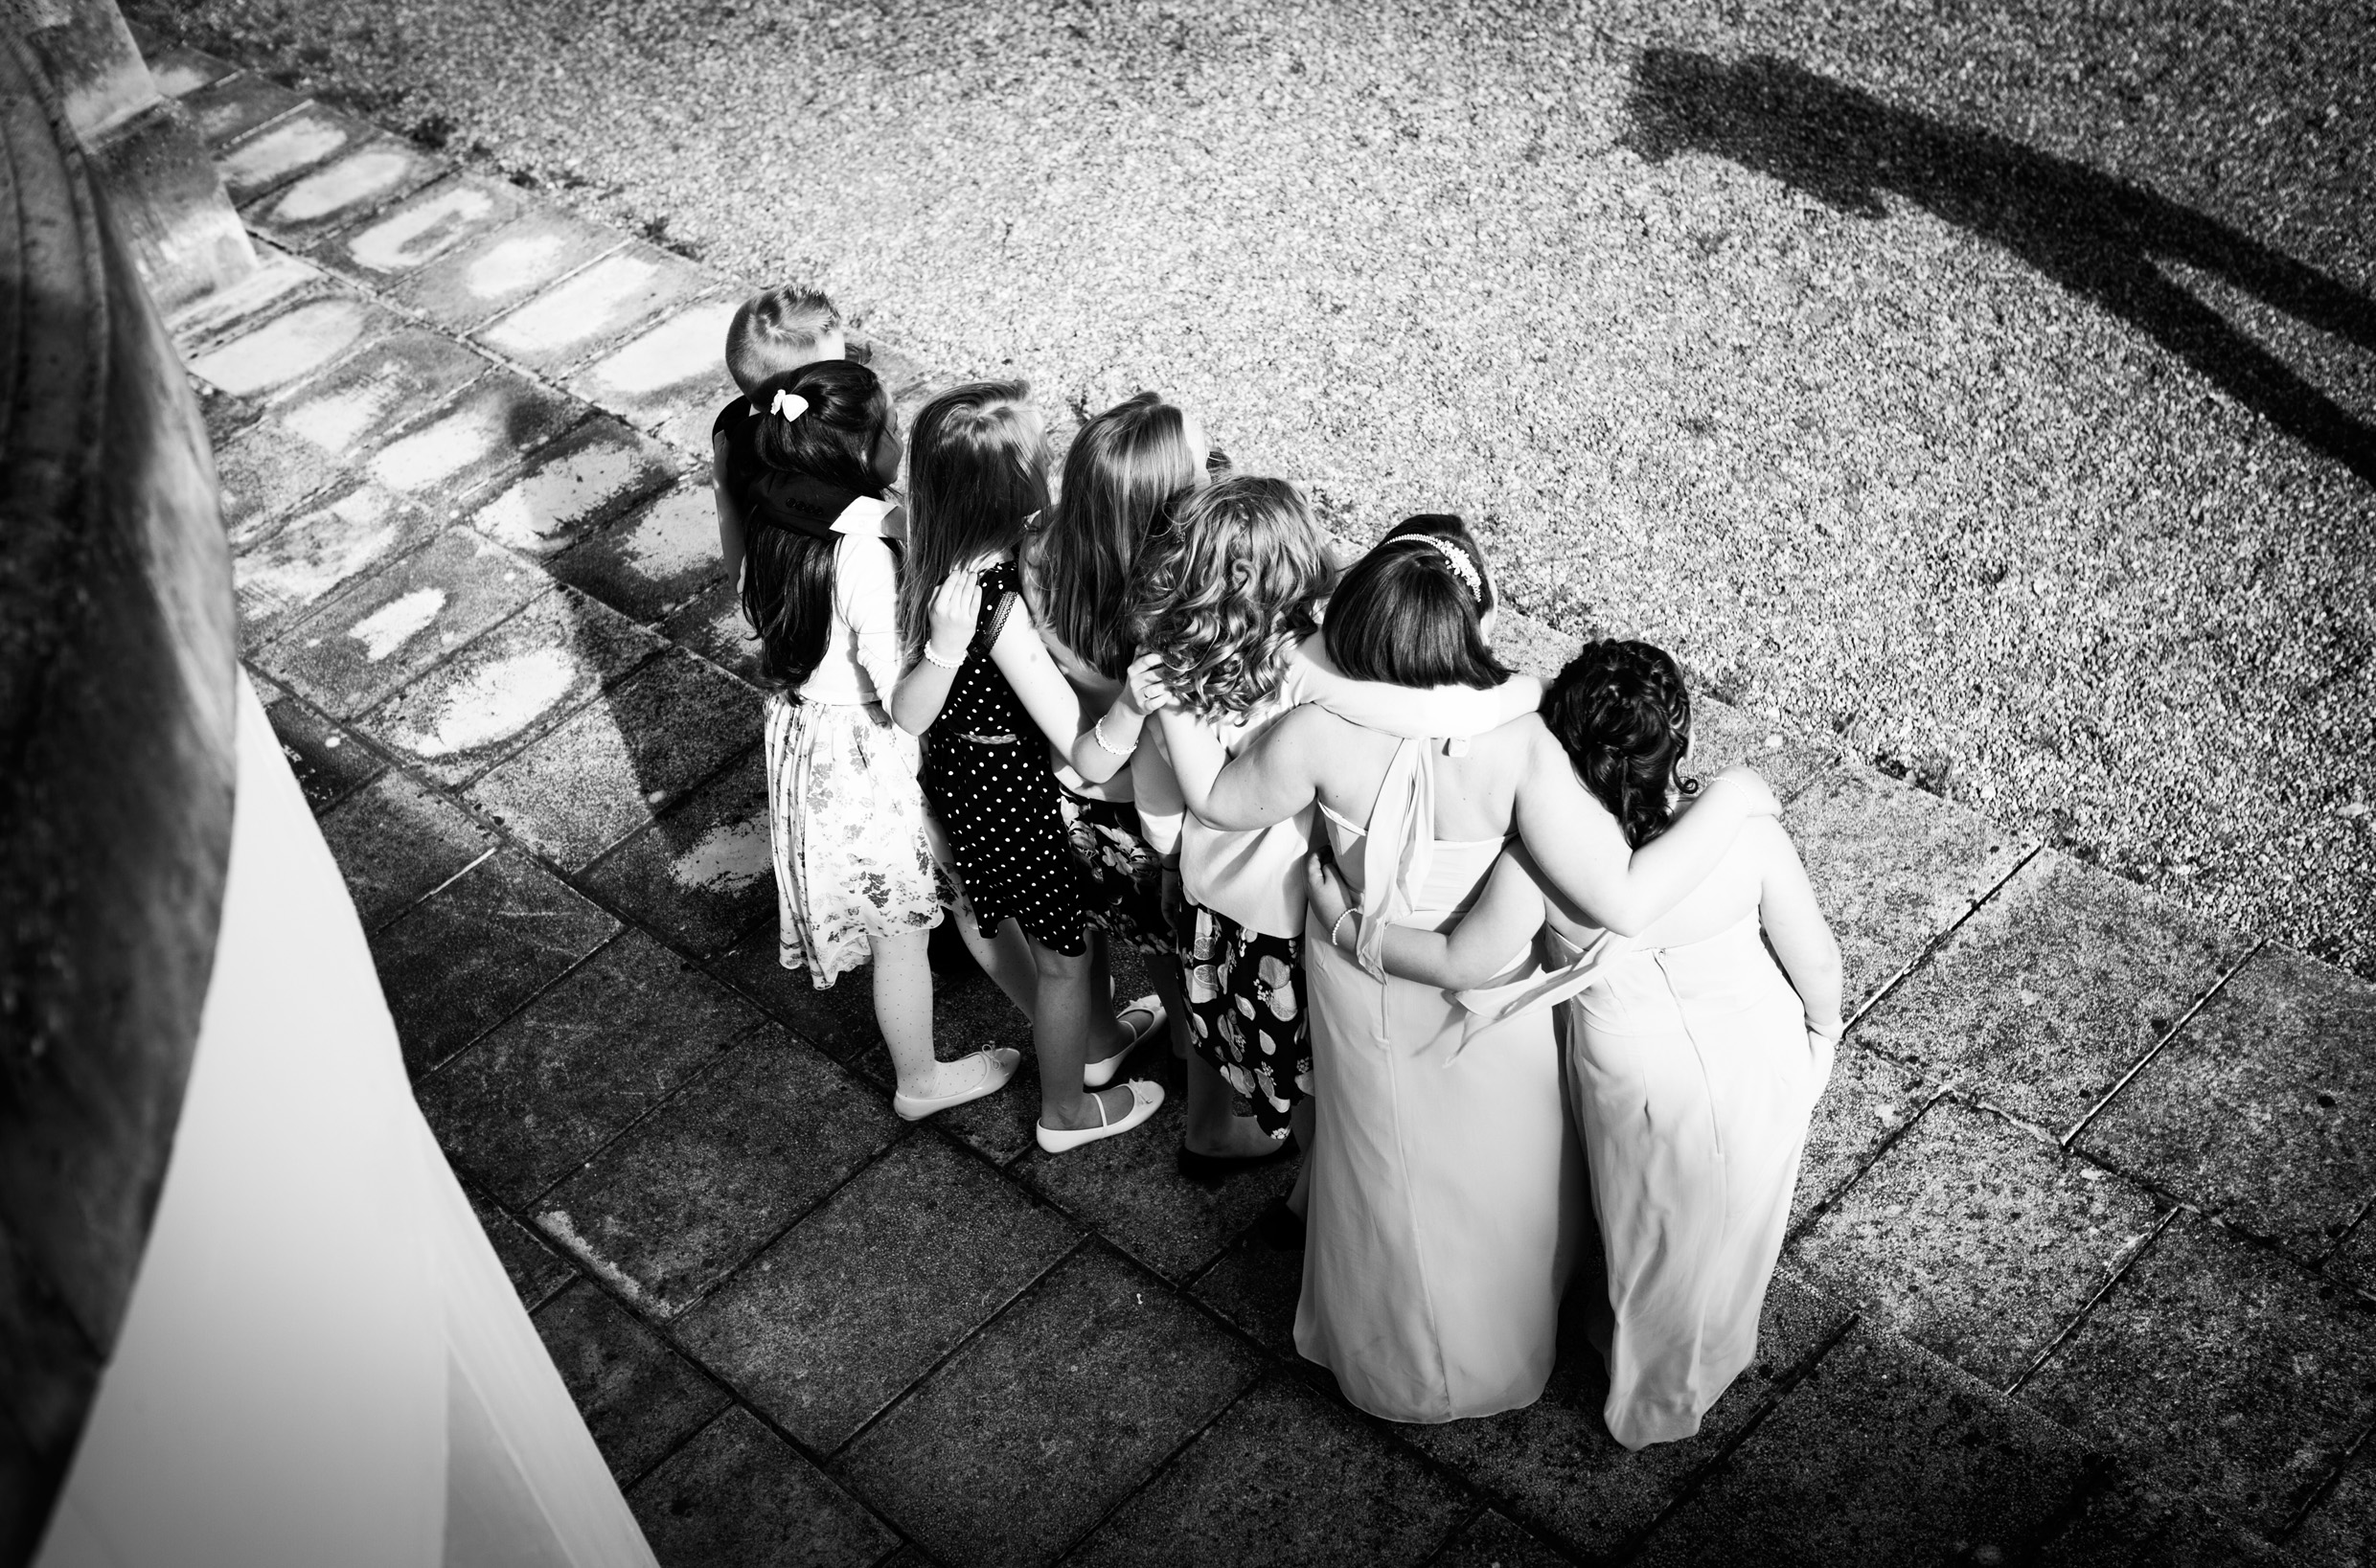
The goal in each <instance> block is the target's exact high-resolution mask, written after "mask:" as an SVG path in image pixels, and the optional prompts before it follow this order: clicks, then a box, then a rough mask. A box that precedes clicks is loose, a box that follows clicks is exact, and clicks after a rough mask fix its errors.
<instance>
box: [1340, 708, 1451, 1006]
mask: <svg viewBox="0 0 2376 1568" xmlns="http://www.w3.org/2000/svg"><path fill="white" fill-rule="evenodd" d="M1434 858H1435V768H1434V765H1433V761H1432V759H1431V757H1430V756H1429V748H1428V741H1427V740H1425V739H1416V738H1414V739H1406V740H1405V741H1403V742H1402V744H1400V745H1398V746H1396V747H1395V748H1394V760H1393V761H1390V762H1388V763H1387V764H1386V776H1385V779H1384V780H1383V781H1382V783H1381V784H1379V785H1378V804H1377V805H1375V806H1373V807H1370V811H1369V829H1368V830H1367V832H1366V833H1365V835H1364V836H1363V837H1362V839H1361V940H1360V945H1359V947H1358V948H1356V949H1355V954H1354V956H1355V957H1356V958H1358V959H1359V960H1360V964H1361V967H1362V968H1363V969H1365V970H1367V971H1368V973H1369V975H1370V978H1372V979H1373V980H1383V979H1385V977H1386V964H1385V945H1386V927H1387V926H1388V925H1391V924H1393V923H1394V922H1395V921H1397V920H1400V919H1401V918H1402V917H1404V916H1405V915H1408V914H1409V913H1410V912H1411V911H1412V910H1413V909H1415V908H1417V907H1418V898H1419V893H1420V890H1421V889H1422V888H1425V887H1426V886H1427V885H1428V870H1429V868H1430V866H1431V865H1432V863H1433V861H1434Z"/></svg>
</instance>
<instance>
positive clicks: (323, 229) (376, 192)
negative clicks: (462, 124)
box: [241, 135, 446, 250]
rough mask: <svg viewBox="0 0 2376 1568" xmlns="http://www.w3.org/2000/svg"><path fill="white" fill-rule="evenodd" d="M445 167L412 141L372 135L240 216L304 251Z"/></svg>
mask: <svg viewBox="0 0 2376 1568" xmlns="http://www.w3.org/2000/svg"><path fill="white" fill-rule="evenodd" d="M445 171H446V166H445V165H444V164H443V163H441V162H439V161H438V160H437V159H435V158H431V157H429V156H427V155H426V154H425V153H423V152H421V151H419V150H418V149H416V148H413V147H412V146H411V145H410V144H408V143H405V142H400V141H398V140H397V139H396V138H395V137H393V136H378V135H375V136H368V137H365V138H362V139H361V140H359V141H357V142H354V143H353V144H351V145H350V146H349V147H348V148H345V149H344V150H342V151H341V152H340V154H339V155H338V156H337V157H335V158H333V159H331V161H330V162H328V163H326V164H324V165H322V166H321V167H320V168H318V169H315V170H312V171H311V172H309V173H307V174H303V175H300V176H299V177H298V178H297V179H295V180H292V181H291V182H289V184H288V185H286V187H284V188H282V189H281V190H279V191H276V192H273V193H270V194H268V195H263V196H259V197H257V198H256V199H255V200H254V201H251V202H249V203H248V204H247V206H246V207H245V208H244V209H243V211H242V213H241V216H243V217H244V218H245V219H246V220H247V225H248V227H249V228H251V229H253V230H254V231H255V232H257V233H258V234H261V235H264V236H266V237H268V238H269V239H272V240H274V241H275V242H277V243H279V244H283V245H286V246H288V247H289V248H290V249H292V250H304V249H306V248H307V247H308V246H310V245H311V244H313V243H314V242H315V241H316V240H318V239H323V238H324V237H325V236H328V235H331V234H333V233H335V232H336V231H338V230H340V229H342V228H345V227H347V226H348V225H349V224H351V223H353V222H354V220H355V219H356V218H357V217H360V216H365V215H367V214H370V213H372V212H376V211H377V209H378V208H379V206H380V205H381V204H382V203H384V202H388V201H392V200H394V199H396V198H397V197H400V196H402V195H406V194H408V193H411V192H413V191H416V190H418V189H420V188H421V187H422V186H424V185H426V184H428V183H429V182H430V181H431V180H433V179H436V178H437V177H438V176H439V175H441V174H443V173H444V172H445Z"/></svg>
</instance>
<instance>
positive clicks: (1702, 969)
mask: <svg viewBox="0 0 2376 1568" xmlns="http://www.w3.org/2000/svg"><path fill="white" fill-rule="evenodd" d="M1543 717H1544V719H1545V721H1546V722H1547V723H1548V724H1549V726H1550V729H1551V732H1552V734H1553V735H1554V736H1556V737H1557V738H1558V739H1559V741H1560V743H1561V744H1562V745H1563V746H1564V747H1565V749H1566V751H1567V755H1568V756H1569V758H1570V759H1572V761H1573V762H1574V765H1575V769H1576V772H1577V774H1578V775H1579V776H1580V777H1581V778H1582V779H1583V780H1584V782H1585V783H1586V784H1588V786H1589V787H1590V788H1591V790H1592V793H1593V794H1594V795H1595V796H1597V797H1598V798H1599V799H1600V801H1601V803H1602V804H1603V805H1605V806H1606V807H1608V808H1609V811H1610V814H1611V815H1612V816H1614V817H1615V818H1616V819H1617V821H1618V823H1619V824H1620V825H1621V826H1622V827H1623V828H1624V829H1625V836H1626V840H1627V842H1628V843H1630V844H1632V845H1633V846H1634V847H1636V848H1639V847H1641V846H1642V845H1645V844H1649V843H1651V842H1653V841H1654V840H1656V839H1658V838H1659V837H1660V836H1662V835H1663V834H1665V833H1666V831H1667V829H1668V828H1669V827H1670V825H1671V824H1673V822H1674V821H1675V819H1676V815H1677V811H1676V807H1677V805H1678V803H1679V801H1682V800H1684V799H1686V798H1687V797H1688V796H1690V795H1692V794H1695V793H1697V792H1698V785H1697V784H1696V782H1691V781H1685V780H1682V779H1680V778H1679V773H1678V769H1679V767H1680V765H1681V762H1682V760H1683V757H1684V755H1685V753H1686V751H1687V750H1688V748H1689V743H1690V725H1691V697H1690V693H1688V692H1687V691H1686V690H1685V688H1684V686H1683V678H1682V672H1681V671H1680V670H1678V669H1677V668H1676V666H1675V661H1674V660H1673V659H1671V658H1669V657H1667V655H1666V654H1664V653H1662V652H1660V651H1659V650H1658V649H1656V648H1652V647H1650V646H1649V645H1648V644H1646V643H1615V642H1604V643H1590V644H1588V645H1586V647H1585V648H1584V650H1583V651H1582V652H1581V653H1579V654H1578V655H1577V656H1576V658H1575V659H1574V661H1573V662H1571V663H1570V664H1569V665H1568V666H1567V668H1566V669H1565V670H1562V671H1561V672H1560V677H1559V679H1558V680H1557V681H1555V682H1554V683H1553V684H1552V687H1551V691H1550V693H1549V695H1548V696H1547V697H1546V698H1545V699H1544V702H1543ZM1312 880H1313V913H1314V918H1315V922H1318V923H1325V924H1328V925H1330V926H1331V927H1336V926H1340V925H1341V926H1343V927H1346V929H1344V930H1343V931H1342V932H1341V933H1340V934H1341V936H1342V938H1343V940H1345V941H1347V942H1354V941H1357V940H1358V939H1359V936H1360V935H1361V934H1362V931H1363V928H1364V925H1365V920H1364V917H1363V916H1362V914H1361V912H1360V911H1359V910H1358V909H1353V908H1351V907H1349V901H1348V898H1347V897H1346V893H1345V888H1344V885H1343V883H1342V881H1341V880H1340V879H1338V878H1337V877H1336V875H1334V874H1333V873H1331V872H1328V871H1325V870H1322V869H1320V868H1319V867H1318V863H1317V862H1316V861H1315V862H1314V873H1313V878H1312ZM1538 927H1543V928H1544V929H1545V930H1546V932H1547V937H1548V943H1549V946H1550V949H1551V953H1552V964H1553V967H1552V969H1551V971H1550V972H1549V973H1548V974H1541V973H1538V974H1534V975H1530V976H1528V977H1526V978H1525V979H1522V980H1520V981H1519V982H1516V983H1514V984H1511V985H1508V986H1504V987H1499V988H1495V989H1490V990H1483V991H1474V990H1472V991H1468V992H1466V993H1465V994H1464V995H1463V997H1462V1000H1463V1002H1464V1003H1466V1004H1467V1005H1468V1006H1469V1007H1470V1008H1471V1009H1472V1010H1474V1011H1475V1012H1476V1013H1477V1014H1478V1015H1479V1018H1480V1021H1481V1022H1482V1021H1491V1020H1498V1019H1502V1018H1506V1017H1512V1016H1516V1015H1518V1014H1519V1013H1522V1012H1524V1011H1530V1010H1533V1009H1538V1008H1541V1007H1543V1006H1546V1005H1549V1004H1551V1003H1554V1002H1560V1001H1563V1000H1565V999H1566V998H1569V997H1572V998H1573V999H1572V1000H1565V1007H1566V1008H1567V1010H1568V1024H1569V1027H1568V1028H1567V1029H1565V1031H1563V1032H1562V1033H1563V1034H1564V1035H1565V1042H1566V1050H1567V1063H1566V1071H1567V1080H1568V1085H1569V1090H1570V1095H1571V1098H1572V1101H1573V1106H1574V1112H1575V1115H1576V1119H1577V1121H1578V1123H1579V1130H1580V1131H1581V1132H1582V1134H1583V1137H1584V1145H1585V1149H1586V1155H1587V1160H1588V1165H1589V1168H1590V1170H1591V1176H1592V1199H1593V1204H1594V1207H1595V1208H1596V1209H1597V1211H1598V1213H1599V1216H1600V1225H1601V1235H1602V1238H1603V1240H1604V1242H1605V1245H1606V1248H1607V1254H1608V1262H1609V1307H1610V1312H1609V1314H1608V1315H1607V1316H1605V1317H1598V1320H1597V1321H1596V1322H1595V1325H1594V1337H1595V1340H1596V1342H1597V1343H1598V1344H1599V1349H1600V1350H1601V1352H1602V1354H1603V1355H1604V1356H1605V1357H1606V1359H1607V1360H1608V1363H1609V1398H1608V1400H1607V1402H1606V1404H1605V1406H1604V1407H1603V1414H1604V1416H1605V1417H1606V1419H1607V1420H1608V1422H1609V1430H1610V1431H1611V1434H1612V1435H1614V1436H1615V1438H1616V1439H1617V1441H1618V1442H1619V1443H1623V1444H1624V1445H1625V1446H1626V1447H1628V1448H1639V1447H1641V1446H1643V1445H1644V1444H1646V1443H1671V1442H1673V1441H1675V1440H1676V1439H1679V1438H1685V1437H1689V1436H1691V1435H1692V1434H1693V1433H1694V1432H1697V1431H1698V1430H1699V1429H1700V1418H1701V1416H1702V1414H1703V1413H1704V1412H1705V1411H1706V1410H1707V1408H1708V1406H1710V1405H1711V1404H1713V1403H1715V1402H1716V1400H1717V1398H1719V1397H1720V1396H1721V1395H1722V1394H1723V1393H1724V1391H1725V1386H1726V1385H1727V1384H1729V1383H1730V1382H1731V1381H1732V1379H1733V1378H1734V1377H1735V1376H1736V1375H1739V1373H1740V1371H1741V1369H1742V1368H1744V1367H1746V1366H1748V1363H1749V1362H1750V1360H1751V1359H1753V1357H1754V1356H1755V1353H1756V1350H1757V1316H1758V1311H1759V1308H1760V1307H1761V1305H1762V1304H1763V1302H1764V1300H1765V1294H1766V1284H1767V1282H1768V1281H1769V1280H1770V1279H1771V1276H1772V1273H1773V1264H1774V1258H1775V1255H1776V1254H1777V1253H1778V1252H1779V1250H1780V1248H1781V1245H1782V1233H1783V1231H1784V1229H1785V1228H1786V1227H1787V1226H1788V1224H1789V1221H1790V1210H1791V1190H1792V1189H1793V1187H1794V1186H1795V1185H1796V1183H1797V1177H1798V1159H1799V1153H1800V1151H1801V1149H1803V1148H1804V1147H1805V1145H1806V1139H1807V1119H1808V1115H1809V1113H1810V1111H1811V1110H1812V1109H1813V1107H1814V1105H1815V1102H1816V1096H1817V1095H1819V1094H1820V1093H1821V1092H1822V1089H1823V1083H1824V1080H1825V1079H1827V1078H1828V1077H1829V1076H1830V1074H1831V1066H1832V1055H1833V1050H1834V1047H1835V1044H1836V1042H1837V1041H1838V1040H1839V1028H1840V1025H1839V989H1840V969H1839V945H1838V944H1837V943H1835V942H1834V941H1833V939H1832V934H1831V929H1830V927H1829V926H1827V925H1826V924H1825V923H1824V920H1823V915H1822V912H1821V911H1820V910H1819V909H1817V908H1816V901H1815V894H1814V891H1813V890H1812V889H1811V888H1810V887H1809V886H1808V883H1807V874H1806V872H1805V870H1804V869H1803V868H1802V867H1801V866H1800V865H1799V862H1798V856H1797V854H1796V852H1794V851H1793V849H1792V848H1791V841H1790V836H1789V834H1787V833H1785V832H1784V831H1783V829H1782V827H1781V824H1780V823H1778V822H1776V821H1775V820H1774V819H1772V818H1771V817H1762V818H1758V819H1755V820H1753V821H1751V822H1750V824H1749V825H1748V828H1747V829H1745V830H1744V831H1743V832H1742V833H1741V835H1740V836H1739V837H1738V838H1736V839H1735V840H1733V843H1732V847H1731V849H1730V850H1729V851H1727V852H1725V856H1724V858H1723V859H1722V860H1720V861H1719V862H1718V864H1717V866H1716V869H1715V870H1714V871H1713V872H1712V873H1711V874H1710V875H1708V877H1707V879H1706V880H1705V881H1703V882H1702V883H1701V884H1700V885H1699V887H1698V888H1697V889H1695V890H1694V891H1693V892H1692V893H1690V894H1689V895H1688V896H1686V897H1685V898H1683V900H1682V901H1681V902H1680V903H1679V904H1677V905H1676V906H1675V908H1674V909H1673V910H1671V911H1670V912H1668V913H1667V914H1666V915H1664V916H1662V917H1660V918H1659V919H1658V920H1655V921H1653V922H1652V923H1651V924H1650V925H1649V927H1648V928H1646V929H1645V930H1643V931H1642V932H1641V933H1640V934H1639V936H1638V937H1636V938H1633V939H1631V940H1623V939H1616V938H1611V937H1610V936H1608V935H1606V934H1605V933H1604V932H1601V931H1599V930H1596V929H1594V928H1593V926H1592V922H1591V921H1590V920H1588V919H1587V918H1585V917H1584V916H1583V914H1582V913H1581V911H1579V910H1578V909H1577V908H1576V906H1575V905H1574V904H1573V903H1572V902H1570V901H1569V900H1568V899H1567V898H1565V896H1564V895H1562V894H1561V893H1560V892H1559V891H1558V890H1557V889H1556V888H1552V887H1546V886H1545V885H1544V884H1543V883H1542V882H1541V881H1540V880H1538V879H1537V878H1536V877H1535V876H1534V875H1531V874H1530V870H1529V867H1528V864H1527V862H1526V860H1525V859H1524V858H1523V857H1522V856H1521V855H1519V854H1515V853H1505V854H1504V855H1503V856H1502V858H1501V860H1500V861H1499V863H1498V864H1496V867H1495V869H1494V873H1493V876H1492V878H1491V880H1490V881H1489V882H1488V883H1487V885H1486V888H1485V892H1484V893H1483V895H1482V896H1481V897H1480V898H1479V899H1478V901H1477V903H1476V906H1475V907H1474V909H1472V910H1471V911H1470V912H1469V913H1468V915H1467V916H1466V917H1465V918H1464V919H1463V920H1461V921H1460V923H1459V924H1458V925H1457V926H1456V927H1454V928H1453V929H1452V930H1451V931H1450V932H1449V933H1439V932H1434V931H1424V930H1418V929H1415V928H1412V927H1409V926H1396V927H1392V928H1389V929H1387V930H1386V931H1384V932H1383V937H1384V943H1383V958H1384V962H1385V966H1386V968H1387V969H1388V970H1389V971H1390V972H1392V973H1394V974H1398V975H1402V976H1405V977H1406V978H1409V979H1413V980H1420V981H1425V982H1426V983H1428V984H1429V985H1434V986H1442V987H1445V988H1447V989H1462V988H1467V987H1477V986H1480V985H1482V984H1483V982H1485V981H1487V980H1489V979H1491V978H1493V976H1494V975H1495V974H1496V972H1497V971H1498V970H1500V969H1501V968H1503V967H1504V966H1506V965H1507V962H1508V959H1509V955H1510V954H1511V952H1512V951H1514V950H1515V949H1517V948H1519V947H1522V946H1523V945H1524V944H1525V943H1527V942H1528V941H1529V939H1530V938H1531V937H1532V936H1533V934H1534V933H1535V931H1536V929H1537V928H1538ZM1761 938H1762V940H1761ZM1768 944H1771V949H1772V956H1771V957H1769V956H1768V953H1767V947H1768ZM1776 959H1778V960H1780V965H1781V966H1780V968H1779V969H1777V968H1776V967H1775V960H1776ZM1596 1316H1597V1315H1596Z"/></svg>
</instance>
